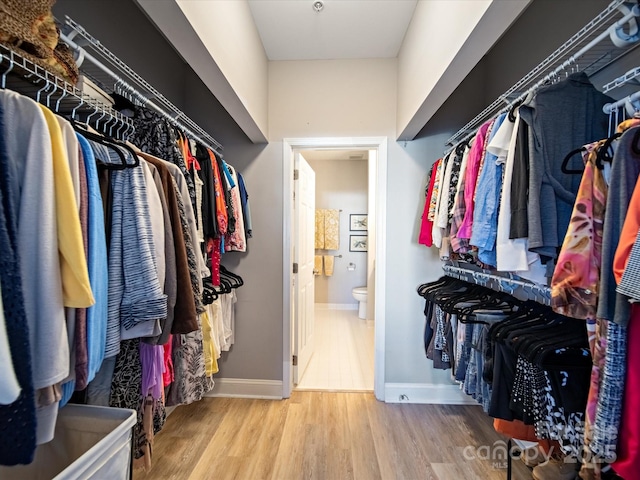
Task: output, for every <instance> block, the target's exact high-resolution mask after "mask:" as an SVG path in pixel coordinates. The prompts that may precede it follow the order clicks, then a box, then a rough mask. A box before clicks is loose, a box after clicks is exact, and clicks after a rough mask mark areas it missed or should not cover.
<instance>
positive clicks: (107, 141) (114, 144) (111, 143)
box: [70, 119, 140, 170]
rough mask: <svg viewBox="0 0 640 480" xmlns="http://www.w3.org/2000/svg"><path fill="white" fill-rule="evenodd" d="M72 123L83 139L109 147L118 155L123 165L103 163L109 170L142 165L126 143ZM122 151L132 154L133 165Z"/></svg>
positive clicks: (73, 121)
mask: <svg viewBox="0 0 640 480" xmlns="http://www.w3.org/2000/svg"><path fill="white" fill-rule="evenodd" d="M70 122H71V125H72V126H73V128H74V130H75V131H77V132H78V133H80V134H81V135H82V136H83V137H85V138H87V139H90V140H93V141H94V142H96V143H99V144H100V145H104V146H105V147H109V148H111V149H112V150H114V151H115V152H116V153H117V154H118V157H119V158H120V161H121V165H114V164H113V163H110V162H107V161H103V162H102V163H104V165H105V166H106V167H107V168H110V169H113V170H122V169H124V168H135V167H137V166H138V165H140V160H139V159H138V154H137V153H136V152H135V151H134V150H133V149H132V148H131V147H130V146H129V145H127V144H126V143H124V142H121V141H120V140H116V139H115V138H110V137H107V136H104V135H99V134H96V133H93V132H90V131H89V130H87V128H85V126H84V125H83V124H80V123H78V122H76V121H75V120H74V119H71V120H70ZM121 149H122V150H126V151H127V152H128V153H130V154H131V156H132V158H133V163H128V162H127V158H126V157H125V155H124V153H123V152H122V150H121Z"/></svg>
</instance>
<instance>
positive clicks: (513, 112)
mask: <svg viewBox="0 0 640 480" xmlns="http://www.w3.org/2000/svg"><path fill="white" fill-rule="evenodd" d="M523 103H524V99H520V100H517V101H516V102H515V103H514V104H513V105H512V106H511V108H510V109H509V114H508V115H507V118H508V119H509V121H510V122H511V123H514V122H515V121H516V108H518V107H519V106H520V105H522V104H523Z"/></svg>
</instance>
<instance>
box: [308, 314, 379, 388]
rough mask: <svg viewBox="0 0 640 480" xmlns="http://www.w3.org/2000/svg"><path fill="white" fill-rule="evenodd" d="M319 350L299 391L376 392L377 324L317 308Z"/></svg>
mask: <svg viewBox="0 0 640 480" xmlns="http://www.w3.org/2000/svg"><path fill="white" fill-rule="evenodd" d="M315 334H316V337H315V350H314V354H313V356H312V357H311V360H310V361H309V365H308V366H307V369H306V371H305V372H304V374H303V376H302V380H301V381H300V383H299V384H298V385H297V386H296V389H297V390H331V391H350V392H355V391H373V353H374V348H373V345H374V340H373V338H374V328H373V322H367V321H366V320H361V319H360V318H358V311H357V310H338V309H332V308H327V307H324V306H320V305H316V307H315Z"/></svg>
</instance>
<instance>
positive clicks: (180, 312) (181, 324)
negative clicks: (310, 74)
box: [142, 154, 198, 344]
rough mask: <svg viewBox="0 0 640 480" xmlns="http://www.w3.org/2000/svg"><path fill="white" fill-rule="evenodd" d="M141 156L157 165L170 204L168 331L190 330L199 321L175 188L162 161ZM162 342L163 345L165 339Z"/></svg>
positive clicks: (194, 328)
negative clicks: (172, 293)
mask: <svg viewBox="0 0 640 480" xmlns="http://www.w3.org/2000/svg"><path fill="white" fill-rule="evenodd" d="M142 157H143V158H144V159H145V160H146V161H148V162H149V163H150V164H151V165H153V166H154V167H156V169H157V171H158V174H159V175H160V178H161V180H162V188H163V191H164V195H165V199H166V201H167V205H168V207H169V216H170V220H171V228H172V232H173V239H174V247H175V261H176V301H175V308H174V318H173V324H172V325H171V333H174V334H176V333H188V332H193V331H195V330H197V329H198V323H197V320H196V315H197V314H196V304H195V300H194V296H193V291H192V289H191V275H190V272H189V261H188V259H187V249H186V244H185V238H184V233H183V229H182V223H181V220H180V210H179V207H178V197H177V191H176V189H177V187H176V188H174V183H175V180H174V179H173V177H172V176H171V173H170V172H169V169H168V168H167V167H166V165H165V164H164V162H162V161H161V160H158V159H156V158H154V157H153V156H150V155H145V154H142ZM162 337H165V332H163V335H162ZM161 343H162V344H164V342H161Z"/></svg>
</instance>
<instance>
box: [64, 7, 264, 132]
mask: <svg viewBox="0 0 640 480" xmlns="http://www.w3.org/2000/svg"><path fill="white" fill-rule="evenodd" d="M128 2H129V3H134V2H135V3H136V4H137V5H138V6H139V7H140V8H141V9H142V11H143V12H144V13H145V14H146V15H147V17H148V18H149V19H150V20H151V21H152V22H153V23H154V24H155V26H156V27H157V28H158V30H160V31H161V32H162V33H163V34H164V36H165V37H166V38H167V39H168V40H169V42H170V43H171V44H172V45H173V47H174V48H175V49H176V50H177V51H178V52H179V53H180V55H181V56H182V57H183V58H184V59H185V61H186V62H187V63H188V64H189V65H190V66H191V67H192V68H193V70H194V71H195V72H196V73H197V74H198V76H199V77H200V79H201V80H202V82H203V83H204V84H205V85H206V86H207V87H208V88H209V91H210V92H211V93H212V94H213V95H214V96H215V97H216V99H217V100H218V101H219V102H220V103H221V104H222V105H223V106H224V108H225V109H226V110H227V112H229V114H230V115H231V117H232V118H233V120H234V121H235V122H236V123H237V124H238V126H239V127H240V128H241V129H242V131H243V132H244V133H245V135H246V136H247V137H248V138H249V139H251V140H252V141H253V142H254V143H263V142H266V140H267V132H268V127H269V126H268V121H267V56H266V54H265V52H264V48H263V46H262V42H261V41H260V37H259V35H258V31H257V28H256V26H255V24H254V23H253V17H252V16H251V11H250V9H249V5H248V3H247V1H246V0H216V1H214V2H206V1H196V0H181V1H180V2H179V3H178V1H177V0H128ZM76 3H81V2H76ZM84 3H90V5H91V7H93V8H94V11H97V9H98V8H108V7H109V5H108V2H105V1H104V0H102V1H97V0H96V1H93V2H84ZM134 28H135V27H134ZM124 38H127V37H124ZM131 47H132V46H131V45H130V46H129V48H131ZM151 55H154V56H155V55H157V56H158V59H160V60H162V59H163V56H162V55H160V54H159V52H153V53H152V54H151ZM165 56H166V55H165ZM172 56H173V55H172Z"/></svg>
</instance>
